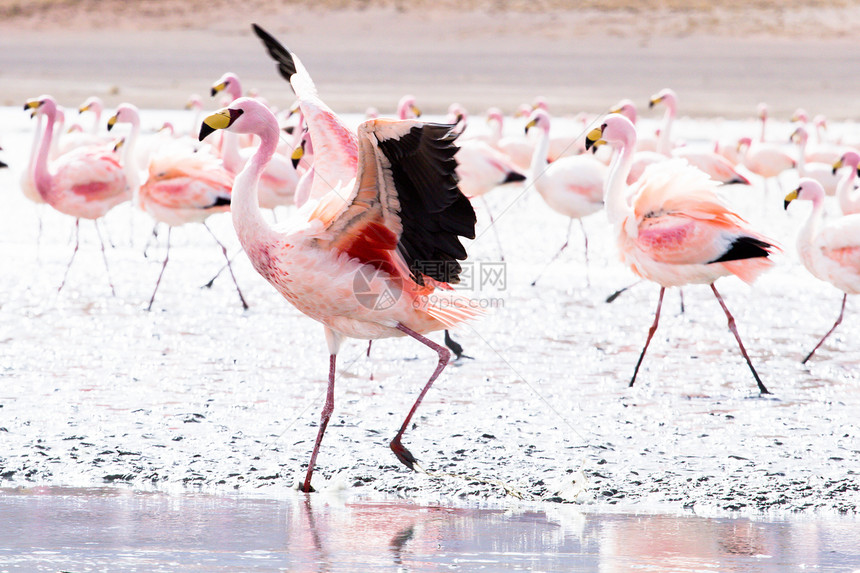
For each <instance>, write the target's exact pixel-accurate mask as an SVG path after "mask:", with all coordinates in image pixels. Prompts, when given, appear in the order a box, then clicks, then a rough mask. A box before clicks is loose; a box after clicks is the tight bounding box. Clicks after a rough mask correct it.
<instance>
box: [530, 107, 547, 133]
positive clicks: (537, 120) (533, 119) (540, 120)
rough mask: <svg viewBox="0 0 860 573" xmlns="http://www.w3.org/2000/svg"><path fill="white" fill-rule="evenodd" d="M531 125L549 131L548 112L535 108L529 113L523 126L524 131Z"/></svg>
mask: <svg viewBox="0 0 860 573" xmlns="http://www.w3.org/2000/svg"><path fill="white" fill-rule="evenodd" d="M533 127H536V128H538V129H541V130H543V131H544V132H545V133H549V113H547V111H546V110H545V109H541V108H537V109H535V110H534V111H533V112H532V113H531V115H529V121H528V123H527V124H526V128H525V130H526V133H528V132H529V129H531V128H533Z"/></svg>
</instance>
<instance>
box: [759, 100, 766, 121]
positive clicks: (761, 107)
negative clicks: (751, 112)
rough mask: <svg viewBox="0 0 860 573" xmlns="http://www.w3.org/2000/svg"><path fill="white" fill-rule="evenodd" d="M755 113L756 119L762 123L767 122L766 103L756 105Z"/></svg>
mask: <svg viewBox="0 0 860 573" xmlns="http://www.w3.org/2000/svg"><path fill="white" fill-rule="evenodd" d="M756 112H757V113H758V118H759V119H760V120H762V121H766V120H767V114H768V107H767V104H766V103H764V102H762V103H760V104H758V108H757V109H756Z"/></svg>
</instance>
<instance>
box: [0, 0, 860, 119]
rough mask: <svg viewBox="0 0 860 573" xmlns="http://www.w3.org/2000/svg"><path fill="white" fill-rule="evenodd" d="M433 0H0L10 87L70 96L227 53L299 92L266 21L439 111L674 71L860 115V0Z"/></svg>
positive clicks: (607, 91) (668, 76)
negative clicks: (570, 4)
mask: <svg viewBox="0 0 860 573" xmlns="http://www.w3.org/2000/svg"><path fill="white" fill-rule="evenodd" d="M429 4H430V3H424V2H416V3H406V2H402V3H400V4H393V5H392V4H386V3H380V2H363V3H361V2H340V3H337V2H335V3H329V4H328V5H325V4H313V5H311V4H310V3H308V4H304V3H298V4H290V5H288V6H280V5H278V4H277V3H273V2H255V1H252V2H248V3H242V4H238V3H233V2H221V3H217V2H216V3H206V4H204V3H200V2H173V1H166V2H148V3H135V4H133V5H131V4H129V5H126V4H125V3H119V2H111V1H109V2H103V3H87V2H80V3H77V2H62V3H60V2H52V1H51V0H44V1H43V2H31V3H24V2H16V1H14V0H0V16H2V18H0V105H9V106H18V105H20V103H21V102H23V101H24V100H25V99H26V98H28V97H34V96H37V95H39V94H42V93H50V94H52V95H54V96H55V97H57V98H58V100H59V101H60V102H61V103H63V104H65V105H69V106H76V105H78V104H79V103H80V102H82V101H83V100H84V99H85V98H86V97H88V96H90V95H99V96H101V97H103V98H104V99H105V101H106V103H107V104H108V105H110V106H115V105H117V104H119V103H120V102H122V101H130V102H132V103H135V104H137V105H138V106H140V107H151V108H168V109H174V108H179V107H182V106H183V105H184V103H185V102H186V101H187V99H188V97H189V95H190V94H192V93H198V94H202V95H204V96H206V97H208V94H207V92H208V90H209V87H210V86H211V84H212V83H213V82H214V81H215V80H216V79H217V78H218V77H220V76H221V74H222V73H224V72H226V71H232V72H234V73H236V74H238V75H239V77H240V78H241V79H242V80H243V84H244V87H245V88H246V89H256V90H258V91H259V92H260V94H262V95H263V96H265V97H266V98H267V99H269V100H270V101H272V103H274V104H276V105H278V106H286V105H289V103H290V102H291V101H292V93H291V92H290V90H289V88H288V86H287V85H286V84H285V83H284V81H283V80H282V79H281V78H280V77H279V76H278V75H277V73H276V71H275V69H274V65H273V64H272V62H271V61H270V59H269V57H268V55H267V54H266V53H265V52H264V50H263V47H262V45H261V44H260V42H259V41H258V40H257V38H255V37H254V36H253V34H252V32H251V29H250V24H251V23H252V22H257V23H259V24H260V25H262V26H263V27H265V28H267V29H268V30H269V31H270V32H271V33H272V34H273V35H275V36H276V37H277V38H279V39H280V40H281V41H282V42H283V43H284V44H285V45H287V46H288V47H289V48H290V49H291V50H293V51H294V52H295V53H297V54H298V55H299V57H300V58H302V60H303V62H304V63H305V66H306V67H307V68H308V70H309V71H310V73H311V75H312V76H313V78H314V80H315V82H316V83H317V86H318V88H319V91H320V94H321V96H322V97H323V99H324V100H325V101H326V102H327V103H329V105H331V106H332V107H333V108H334V109H336V110H338V111H341V112H362V111H364V110H365V109H366V108H367V107H369V106H375V107H377V108H379V109H380V111H382V112H383V113H392V112H393V110H394V107H395V105H396V102H397V100H398V99H399V98H400V97H401V96H402V95H404V94H405V93H412V94H414V95H415V96H416V98H417V101H418V102H419V105H420V106H421V107H422V108H423V109H424V110H425V111H426V112H428V113H444V111H445V110H446V109H447V107H448V105H449V104H450V103H452V102H454V101H456V102H459V103H461V104H462V105H464V106H465V107H466V108H467V109H469V110H470V111H472V112H473V113H481V112H483V111H484V110H486V108H487V107H489V106H491V105H495V106H499V107H501V108H502V109H503V110H505V111H507V112H512V111H513V110H514V109H515V108H516V107H517V105H519V104H520V103H523V102H528V101H531V100H532V99H533V98H535V97H536V96H543V97H545V98H547V100H548V101H549V104H550V106H551V109H552V110H553V111H554V112H555V113H574V112H577V111H588V112H591V113H600V112H603V111H605V110H606V109H607V108H608V107H609V106H611V105H612V104H614V103H615V102H617V101H618V100H619V99H621V98H624V97H628V98H631V99H633V100H634V101H635V102H637V103H639V104H640V105H642V106H645V105H647V100H648V97H649V96H650V95H651V94H652V93H654V92H656V91H658V90H659V89H661V88H664V87H672V88H674V89H675V90H676V91H677V92H678V94H679V97H680V110H679V113H680V114H681V115H690V116H694V117H698V116H712V117H713V116H725V117H732V118H741V117H748V116H750V115H752V114H753V113H754V111H755V107H756V105H757V103H758V102H760V101H766V102H767V103H768V104H770V106H771V111H772V114H773V115H774V116H788V115H790V114H791V113H792V111H793V110H794V109H795V108H797V107H804V108H806V109H807V110H809V111H810V112H811V113H822V114H826V115H827V116H828V117H830V118H832V119H854V118H856V116H857V110H858V109H860V75H858V74H857V73H856V71H857V70H858V69H860V50H858V49H857V36H856V30H857V29H858V25H860V3H858V2H856V1H850V2H835V3H831V5H830V6H828V7H825V8H822V7H814V3H812V2H800V1H795V2H783V3H779V4H778V5H777V3H772V4H774V5H777V6H778V7H777V8H771V7H768V5H769V4H771V3H766V2H754V3H750V4H747V5H745V6H741V4H742V3H737V4H736V3H728V4H726V5H724V6H722V7H721V8H720V9H719V10H717V9H714V8H708V7H707V6H706V5H705V7H702V6H698V7H697V6H695V5H696V4H697V3H695V2H687V3H682V2H663V3H656V2H652V3H649V2H645V3H635V4H634V3H624V2H610V3H603V8H595V7H593V6H592V4H593V5H598V3H587V2H586V3H582V4H581V5H582V6H585V7H584V8H578V9H576V10H573V9H569V8H565V7H564V4H565V3H559V2H555V3H554V2H544V3H541V4H538V5H537V6H538V8H539V9H538V10H533V11H526V10H525V9H524V7H523V6H519V5H518V4H516V3H515V2H504V1H500V2H496V3H493V4H487V5H483V4H481V3H478V2H465V3H461V4H459V5H460V6H461V7H462V8H464V9H465V11H464V10H458V9H457V6H456V5H454V3H450V2H443V3H441V4H434V6H435V7H434V8H430V7H429ZM651 4H660V5H662V6H663V8H655V7H652V6H651ZM675 4H678V5H679V6H675ZM684 4H690V5H694V6H693V7H686V8H685V7H683V5H684ZM666 6H668V8H667V7H666ZM211 107H212V108H214V107H217V102H214V101H213V102H212V105H211Z"/></svg>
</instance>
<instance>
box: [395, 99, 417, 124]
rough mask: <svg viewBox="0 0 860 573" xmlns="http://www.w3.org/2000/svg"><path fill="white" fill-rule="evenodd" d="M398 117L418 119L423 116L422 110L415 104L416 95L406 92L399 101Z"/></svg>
mask: <svg viewBox="0 0 860 573" xmlns="http://www.w3.org/2000/svg"><path fill="white" fill-rule="evenodd" d="M397 117H399V118H400V119H416V118H419V117H421V110H420V109H419V108H418V106H417V105H416V104H415V96H414V95H411V94H406V95H405V96H403V97H402V98H400V101H398V102H397Z"/></svg>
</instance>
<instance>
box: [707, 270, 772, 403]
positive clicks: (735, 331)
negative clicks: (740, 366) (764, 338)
mask: <svg viewBox="0 0 860 573" xmlns="http://www.w3.org/2000/svg"><path fill="white" fill-rule="evenodd" d="M711 290H712V291H714V296H716V297H717V300H718V301H719V302H720V306H721V307H723V312H725V313H726V318H728V319H729V330H731V331H732V334H734V335H735V340H737V341H738V346H739V347H740V349H741V354H743V355H744V360H746V361H747V366H749V367H750V370H751V371H752V374H753V378H755V382H756V384H758V389H759V390H760V391H761V393H762V394H770V392H769V391H768V389H767V388H765V385H764V384H763V383H762V381H761V378H759V377H758V372H756V371H755V368H753V365H752V362H750V357H749V355H748V354H747V349H746V348H744V343H743V342H741V336H740V334H738V329H737V327H736V326H735V317H733V316H732V313H730V312H729V309H728V307H727V306H726V303H725V302H723V297H721V296H720V293H719V292H717V287H715V286H714V283H711Z"/></svg>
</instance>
